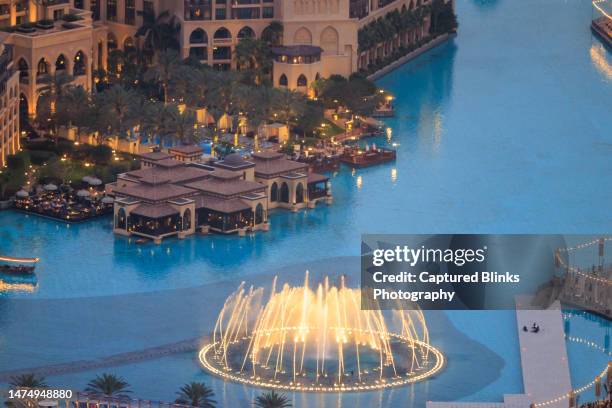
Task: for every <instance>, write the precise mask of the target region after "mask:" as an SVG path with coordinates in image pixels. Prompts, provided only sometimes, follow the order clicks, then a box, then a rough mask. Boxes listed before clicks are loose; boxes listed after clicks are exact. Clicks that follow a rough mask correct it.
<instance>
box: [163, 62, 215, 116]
mask: <svg viewBox="0 0 612 408" xmlns="http://www.w3.org/2000/svg"><path fill="white" fill-rule="evenodd" d="M207 90H208V76H207V73H206V69H204V68H196V67H193V66H190V65H182V64H181V65H179V66H178V67H177V69H176V70H175V73H174V75H172V77H171V79H170V83H169V89H168V91H169V94H170V96H171V97H172V98H176V99H177V101H179V102H184V103H186V104H187V105H189V106H191V107H194V108H198V107H201V106H203V103H204V96H205V95H206V91H207Z"/></svg>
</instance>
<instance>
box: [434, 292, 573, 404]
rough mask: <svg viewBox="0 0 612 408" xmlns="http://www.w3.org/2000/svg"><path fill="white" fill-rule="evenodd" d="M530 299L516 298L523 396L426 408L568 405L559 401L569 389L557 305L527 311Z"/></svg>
mask: <svg viewBox="0 0 612 408" xmlns="http://www.w3.org/2000/svg"><path fill="white" fill-rule="evenodd" d="M530 300H531V299H530V297H527V296H524V297H519V298H517V299H516V304H517V307H516V323H517V330H518V338H519V347H520V354H521V368H522V372H523V390H524V392H525V394H519V395H515V394H506V395H504V400H503V402H427V408H529V407H530V406H531V404H536V406H538V405H539V404H542V403H546V405H545V407H546V408H567V407H568V406H569V400H568V399H567V398H561V399H559V397H561V396H563V395H567V394H568V393H569V392H570V391H571V389H572V383H571V380H570V371H569V363H568V359H567V349H566V347H565V335H564V332H563V316H562V314H561V307H560V304H559V302H556V303H555V304H553V305H552V306H551V308H549V309H546V310H529V309H528V307H526V306H527V305H529V304H530ZM533 323H536V324H537V325H538V326H539V327H540V330H539V332H538V333H533V332H531V331H530V330H529V329H530V328H531V327H532V325H533ZM523 326H526V327H527V329H528V331H527V332H525V331H523ZM557 399H558V400H557ZM555 400H557V401H555ZM553 401H554V402H553Z"/></svg>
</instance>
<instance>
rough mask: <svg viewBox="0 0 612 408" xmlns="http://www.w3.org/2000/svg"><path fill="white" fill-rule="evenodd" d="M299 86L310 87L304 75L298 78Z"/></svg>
mask: <svg viewBox="0 0 612 408" xmlns="http://www.w3.org/2000/svg"><path fill="white" fill-rule="evenodd" d="M297 86H308V80H307V79H306V77H305V76H304V74H302V75H300V76H299V77H298V80H297Z"/></svg>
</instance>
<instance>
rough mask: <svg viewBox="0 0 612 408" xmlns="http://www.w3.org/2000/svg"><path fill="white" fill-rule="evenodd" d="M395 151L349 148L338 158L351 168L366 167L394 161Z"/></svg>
mask: <svg viewBox="0 0 612 408" xmlns="http://www.w3.org/2000/svg"><path fill="white" fill-rule="evenodd" d="M395 154H396V153H395V150H391V149H383V148H376V147H375V146H374V147H373V148H372V149H370V148H368V147H366V149H365V150H363V149H361V148H359V147H349V148H347V149H345V150H344V153H342V155H341V156H340V161H342V162H343V163H345V164H348V165H349V166H352V167H368V166H374V165H376V164H380V163H386V162H390V161H393V160H395Z"/></svg>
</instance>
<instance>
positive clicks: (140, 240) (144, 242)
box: [134, 238, 149, 245]
mask: <svg viewBox="0 0 612 408" xmlns="http://www.w3.org/2000/svg"><path fill="white" fill-rule="evenodd" d="M134 242H136V243H137V244H138V245H142V244H146V243H147V242H149V240H148V239H146V238H138V239H137V240H136V241H134Z"/></svg>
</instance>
